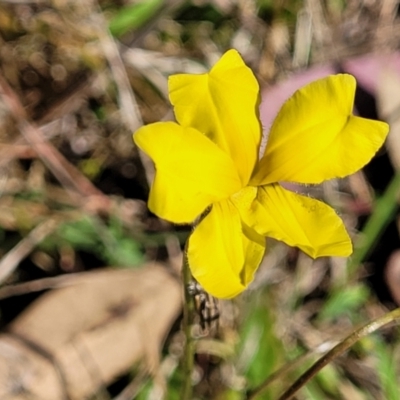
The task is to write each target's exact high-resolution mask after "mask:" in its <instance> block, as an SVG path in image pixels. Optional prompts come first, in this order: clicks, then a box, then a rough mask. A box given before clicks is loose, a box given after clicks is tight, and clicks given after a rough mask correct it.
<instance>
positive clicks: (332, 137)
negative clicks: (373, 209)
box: [251, 74, 389, 185]
mask: <svg viewBox="0 0 400 400" xmlns="http://www.w3.org/2000/svg"><path fill="white" fill-rule="evenodd" d="M355 88H356V81H355V79H354V78H353V77H352V76H351V75H345V74H344V75H332V76H329V77H327V78H324V79H320V80H318V81H315V82H313V83H311V84H309V85H307V86H305V87H304V88H302V89H300V90H299V91H297V92H296V93H295V94H294V95H293V97H291V98H290V99H289V100H288V101H287V102H286V103H285V104H284V105H283V107H282V108H281V110H280V112H279V114H278V116H277V117H276V119H275V121H274V123H273V125H272V128H271V133H270V136H269V138H268V143H267V147H266V150H265V154H264V156H263V158H262V160H261V161H260V163H259V165H258V167H257V171H256V173H255V174H254V176H253V178H252V180H251V184H252V185H263V184H268V183H273V182H279V181H292V182H301V183H320V182H322V181H324V180H327V179H332V178H341V177H344V176H346V175H349V174H352V173H354V172H355V171H357V170H359V169H360V168H362V167H363V166H364V165H365V164H366V163H368V162H369V161H370V159H371V158H372V157H373V155H374V154H375V153H376V151H377V150H378V149H379V148H380V147H381V146H382V144H383V141H384V140H385V138H386V135H387V133H388V129H389V128H388V125H387V124H386V123H384V122H378V121H372V120H368V119H365V118H360V117H355V116H353V115H352V108H353V101H354V93H355Z"/></svg>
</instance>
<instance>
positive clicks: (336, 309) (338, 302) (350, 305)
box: [319, 284, 369, 320]
mask: <svg viewBox="0 0 400 400" xmlns="http://www.w3.org/2000/svg"><path fill="white" fill-rule="evenodd" d="M368 295H369V291H368V289H367V287H366V286H364V285H362V284H358V285H354V286H349V287H344V288H341V289H338V290H337V291H336V292H333V293H331V295H330V297H329V298H328V300H327V301H326V302H325V304H324V305H323V307H322V310H321V312H320V314H319V319H321V320H325V319H334V318H337V317H339V316H341V315H343V314H347V315H350V314H352V313H354V312H355V311H356V310H357V309H358V308H360V307H361V306H362V305H363V304H364V303H365V302H366V301H367V299H368Z"/></svg>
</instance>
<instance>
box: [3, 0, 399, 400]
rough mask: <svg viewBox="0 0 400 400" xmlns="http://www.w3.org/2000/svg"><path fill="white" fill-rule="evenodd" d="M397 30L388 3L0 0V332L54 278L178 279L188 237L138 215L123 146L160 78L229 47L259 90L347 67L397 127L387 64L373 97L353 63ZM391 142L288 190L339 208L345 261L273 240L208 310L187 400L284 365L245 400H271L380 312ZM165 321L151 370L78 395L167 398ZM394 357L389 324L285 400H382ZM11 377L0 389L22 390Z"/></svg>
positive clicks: (142, 167)
mask: <svg viewBox="0 0 400 400" xmlns="http://www.w3.org/2000/svg"><path fill="white" fill-rule="evenodd" d="M399 23H400V22H399V15H398V2H397V1H392V0H384V1H376V0H368V1H367V0H349V1H344V0H324V1H322V0H306V1H296V0H286V1H285V0H191V1H190V0H188V1H184V0H143V1H139V0H116V1H111V0H98V2H96V1H94V0H79V1H78V0H1V1H0V135H1V142H0V153H1V157H0V190H1V197H0V237H1V241H0V255H1V257H2V258H1V259H0V280H1V281H0V283H1V286H0V312H1V314H0V326H1V328H2V330H3V333H4V334H6V333H7V332H9V331H10V328H9V327H10V326H11V327H12V326H13V325H12V324H13V323H15V321H18V319H19V318H20V316H21V315H22V313H25V315H27V314H26V313H28V315H29V313H30V311H29V310H30V307H31V306H32V304H34V303H35V302H36V301H37V300H38V299H40V298H43V295H44V294H45V293H48V292H49V291H50V289H53V288H57V287H58V286H59V285H60V284H62V283H63V282H64V281H63V280H62V279H63V277H68V276H70V275H74V274H82V273H84V272H86V271H94V272H96V271H98V270H102V269H103V267H108V268H109V269H130V270H138V269H143V268H146V265H147V264H144V263H145V261H146V260H158V261H159V262H160V263H162V265H163V268H165V269H166V270H167V271H171V273H173V274H175V275H176V271H177V269H179V257H180V251H181V248H182V245H183V243H184V241H185V239H186V237H187V236H188V234H189V232H190V228H189V227H185V226H183V227H182V226H179V227H176V226H172V225H170V224H167V223H165V222H163V221H160V220H159V219H157V218H156V217H155V216H154V215H152V214H151V213H149V212H148V211H147V210H146V206H145V201H146V198H147V195H148V187H149V186H148V180H149V178H150V177H151V174H152V171H151V165H149V163H148V160H146V159H145V158H144V157H143V156H141V155H140V154H139V153H138V150H137V149H136V148H135V147H134V145H133V143H132V132H133V131H135V130H136V129H137V128H138V127H139V126H141V124H142V123H150V122H155V121H159V120H167V119H173V113H172V110H171V107H170V104H169V101H168V92H167V78H168V76H169V75H171V74H174V73H178V72H188V73H199V72H203V71H205V70H207V69H208V68H209V67H210V66H211V65H212V64H213V63H214V62H215V61H216V60H217V59H218V58H219V56H220V55H221V54H222V53H223V52H224V51H226V50H227V49H229V48H236V49H238V50H239V51H240V52H241V54H242V55H243V57H244V59H245V60H246V62H247V63H248V65H249V66H251V68H252V69H253V71H254V73H255V74H256V76H257V78H258V80H259V82H260V85H261V87H262V88H263V91H264V93H267V92H268V90H269V89H271V88H274V87H276V86H275V85H276V84H278V83H282V82H289V84H290V81H291V79H292V78H293V77H296V76H298V74H299V73H302V72H300V71H306V70H307V71H310V73H311V74H313V71H315V68H318V67H320V66H322V67H324V68H328V69H331V70H332V71H333V72H340V71H344V70H347V69H346V68H347V64H346V63H345V61H346V60H349V59H351V60H356V61H355V62H356V64H357V63H358V64H357V68H358V69H359V70H361V71H363V72H364V73H363V79H364V80H362V81H361V80H360V81H359V85H360V91H359V92H358V95H357V98H356V108H357V109H358V112H359V113H360V114H361V115H363V116H366V117H370V118H371V117H372V118H373V117H379V118H385V119H387V120H389V121H390V123H391V125H392V131H395V127H397V125H396V113H395V112H394V113H393V114H388V113H384V112H382V110H386V109H387V108H385V106H384V105H385V104H387V103H389V104H392V105H395V104H397V102H400V100H399V96H400V95H399V93H400V84H399V83H398V79H400V77H399V76H397V75H396V73H397V72H399V71H400V64H399V68H398V69H397V70H396V69H395V71H394V73H393V74H392V75H390V76H391V78H390V82H389V84H388V83H387V82H386V86H385V85H384V84H382V82H381V80H380V77H381V75H380V74H379V73H377V72H376V71H377V70H376V69H368V68H367V65H370V64H371V63H372V64H373V65H375V64H374V63H376V62H377V61H379V60H381V59H382V57H384V56H383V55H385V56H387V55H391V56H394V57H395V56H396V55H397V50H398V47H399V40H398V39H399V38H400V29H399ZM359 56H365V57H364V58H357V57H359ZM357 60H359V61H357ZM392 72H393V71H392ZM315 76H316V77H317V74H316V75H315ZM388 86H389V87H391V88H392V89H393V92H391V93H389V94H388V91H387V89H385V88H387V87H388ZM371 87H372V88H373V90H372V89H371ZM397 88H398V89H399V90H397ZM399 104H400V103H399ZM399 104H397V107H398V106H399ZM392 110H395V111H396V108H392ZM383 114H384V115H383ZM397 114H398V108H397ZM265 128H266V130H267V128H268V127H265ZM391 135H392V133H391ZM398 142H399V140H396V137H394V139H393V140H392V141H391V142H390V143H388V146H387V147H386V148H385V149H382V150H381V151H380V153H379V154H378V155H377V156H376V158H375V159H374V160H373V161H372V162H371V163H370V164H369V166H367V167H366V168H365V170H364V171H362V172H360V173H357V174H356V175H355V176H353V177H351V178H349V179H347V180H343V181H340V182H327V183H325V184H324V185H322V186H321V187H306V188H302V189H301V190H304V191H305V192H306V193H309V194H311V195H312V196H317V197H319V198H322V199H323V200H324V201H326V202H327V203H329V204H332V205H333V206H334V207H335V208H336V209H337V210H338V212H339V213H340V215H341V216H342V218H343V219H344V220H345V222H346V225H347V226H348V228H349V230H350V231H351V232H352V235H353V237H354V241H355V245H356V250H355V255H354V257H353V260H352V261H350V262H348V260H344V259H331V258H322V259H318V260H316V261H312V260H311V259H309V258H308V257H307V256H305V255H304V254H302V253H300V252H299V251H297V250H296V249H293V248H288V247H287V246H285V245H284V244H282V243H277V242H272V241H271V242H270V243H269V251H268V253H267V254H266V257H265V259H264V262H263V264H262V266H261V268H260V270H259V273H258V275H257V278H256V280H255V282H254V285H253V286H252V287H251V289H250V290H248V291H247V292H246V293H245V294H244V295H242V296H240V297H239V298H237V299H235V300H233V301H230V302H222V303H221V304H220V312H221V317H220V321H219V326H218V329H216V328H215V327H213V328H212V329H209V330H206V331H205V332H204V331H203V332H202V331H201V330H200V329H199V331H198V332H197V335H198V341H197V353H196V374H195V398H196V399H228V400H229V399H232V400H239V399H244V398H245V396H246V390H249V389H252V388H255V387H257V386H258V385H260V384H261V383H262V382H264V381H265V380H266V379H267V378H268V377H269V376H270V375H271V374H272V373H273V372H275V371H277V370H279V369H280V368H282V367H284V366H286V367H289V366H292V368H290V369H289V368H288V370H282V371H281V373H279V374H278V375H277V378H276V379H275V380H274V381H273V382H271V384H270V385H269V386H268V387H267V388H266V390H265V391H264V392H263V393H262V394H260V395H259V396H258V397H257V398H259V399H271V400H273V399H277V398H278V396H279V394H280V393H282V392H283V390H284V389H285V388H286V387H288V386H289V385H290V383H291V382H293V381H294V379H295V378H296V377H297V376H298V375H299V374H300V373H301V372H302V371H304V370H305V369H306V368H307V367H308V366H310V365H311V362H312V361H315V360H316V359H317V358H318V357H319V356H321V355H322V354H323V352H325V351H326V350H328V349H329V348H331V347H332V346H333V345H334V344H336V343H337V342H338V341H339V340H341V339H343V338H344V337H345V336H346V335H347V334H349V333H350V332H351V331H352V330H353V329H355V328H356V327H359V326H360V325H362V324H363V323H365V322H367V321H369V320H371V319H372V318H375V317H377V316H380V315H382V314H384V313H385V312H387V311H388V310H391V309H393V308H395V307H396V305H397V303H398V302H399V301H400V269H399V268H400V264H399V263H400V260H399V253H398V250H397V249H398V247H399V233H398V224H397V222H398V220H397V201H398V193H399V182H398V181H399V180H400V179H399V177H398V176H397V175H396V170H397V169H398V164H397V163H396V154H400V149H398V148H397V147H396V146H398ZM355 151H356V150H355ZM74 276H75V275H74ZM135 290H136V288H135V286H134V285H133V286H132V291H133V292H134V291H135ZM49 301H50V300H49ZM85 306H86V305H85V303H84V302H82V307H83V308H84V307H85ZM65 312H67V311H65ZM163 312H164V309H163V304H159V313H161V314H162V313H163ZM180 322H181V316H180V315H179V312H178V313H177V314H176V315H175V317H174V318H171V320H170V322H169V324H168V326H167V327H166V329H165V332H164V333H165V335H164V336H163V337H164V339H165V340H163V341H161V340H160V342H159V350H160V351H161V357H160V359H159V362H158V364H157V365H158V366H157V367H155V368H147V369H142V368H141V362H136V363H135V365H132V366H131V367H130V368H126V369H125V370H124V371H121V370H118V372H116V373H115V374H114V376H113V378H112V379H109V380H106V381H104V380H101V379H99V382H100V383H99V384H97V385H93V387H92V388H91V390H90V391H89V392H91V393H90V394H89V395H87V396H86V397H85V398H93V399H117V400H123V399H126V400H129V399H133V398H137V399H140V400H145V399H162V398H164V399H179V389H180V387H181V384H182V370H181V368H180V366H179V362H178V360H179V357H180V355H181V352H182V343H183V342H182V333H181V330H180ZM11 331H12V329H11ZM51 334H52V333H50V332H48V333H46V332H44V333H43V335H51ZM53 334H57V333H53ZM132 340H134V339H132ZM399 350H400V337H399V331H398V329H397V328H396V327H394V326H393V327H388V328H385V329H383V330H381V331H380V332H378V333H376V334H373V335H371V336H369V337H367V338H364V339H362V340H361V341H359V342H358V343H357V344H356V345H355V346H354V347H353V348H352V349H351V350H350V351H349V352H348V353H347V354H345V355H343V356H341V357H339V358H338V359H337V360H336V361H335V362H333V363H331V364H329V365H328V366H327V367H326V368H325V369H323V370H322V371H321V372H320V373H319V374H318V375H317V376H316V377H315V379H313V380H312V381H311V382H310V383H309V384H308V385H307V386H306V387H305V388H304V389H303V390H302V391H301V393H300V394H298V395H297V397H296V398H297V399H299V400H302V399H313V400H314V399H316V400H320V399H348V400H358V399H360V400H362V399H368V400H369V399H371V400H372V399H389V400H397V399H398V398H400V389H399V387H400V382H399V373H398V372H399V371H398V369H399V358H400V351H399ZM2 351H4V349H3V350H2V347H1V346H0V356H1V353H2ZM110 357H112V355H111V356H110ZM299 357H300V358H299ZM296 360H297V361H296ZM72 367H73V366H72ZM10 371H11V367H10V369H9V371H8V372H6V373H5V375H4V376H3V380H2V379H0V384H1V385H6V384H8V383H10V382H11V383H12V384H13V385H14V386H18V385H20V383H19V381H18V379H19V378H18V377H13V376H12V374H11V372H10ZM92 372H93V371H92ZM93 373H94V374H95V375H96V370H94V372H93ZM0 378H1V371H0ZM11 383H10V387H11V386H12V385H11ZM20 386H21V385H20ZM20 386H18V387H20ZM3 390H4V393H7V395H8V397H7V398H10V399H23V398H27V399H28V398H30V397H29V396H28V394H29V385H27V386H26V387H25V388H24V390H25V392H26V393H28V394H26V396H27V397H23V395H22V394H21V393H22V392H21V393H20V392H18V390H14V389H13V390H14V392H11V389H10V392H6V391H5V390H6V389H4V388H3ZM7 390H8V389H7ZM0 393H1V391H0ZM10 393H11V394H10ZM12 393H13V394H12ZM16 393H17V394H16ZM18 393H19V394H18ZM12 396H14V397H12ZM18 396H22V397H18ZM4 398H6V397H4ZM37 398H40V397H37ZM70 398H73V399H75V398H79V397H74V396H73V395H70ZM60 399H61V397H60ZM56 400H58V399H56Z"/></svg>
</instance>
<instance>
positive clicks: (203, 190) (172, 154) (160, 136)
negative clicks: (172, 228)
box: [133, 122, 240, 223]
mask: <svg viewBox="0 0 400 400" xmlns="http://www.w3.org/2000/svg"><path fill="white" fill-rule="evenodd" d="M133 139H134V141H135V143H136V144H137V145H138V146H139V147H140V148H141V149H142V150H143V151H144V152H145V153H147V154H148V155H149V156H150V157H151V158H152V160H153V161H154V163H155V167H156V175H155V179H154V182H153V184H152V187H151V189H150V197H149V208H150V210H151V211H152V212H154V213H155V214H156V215H158V216H159V217H161V218H164V219H166V220H168V221H171V222H175V223H187V222H193V221H194V219H195V218H196V217H198V216H199V215H200V214H201V213H202V212H203V211H204V210H205V209H206V208H207V207H208V206H209V205H210V204H211V203H213V202H215V201H219V200H221V199H224V198H227V197H228V196H229V195H230V194H232V193H235V192H236V191H237V190H238V189H239V188H240V179H239V177H238V175H237V172H236V169H235V166H234V164H233V162H232V160H231V159H230V158H229V157H228V155H227V154H226V153H224V152H223V151H222V150H221V149H219V148H218V147H217V146H216V145H215V144H214V143H213V142H212V141H211V140H210V139H208V138H207V137H206V136H204V135H203V134H201V133H200V132H198V131H196V130H195V129H193V128H183V127H181V126H179V125H178V124H176V123H174V122H159V123H155V124H151V125H147V126H144V127H142V128H140V129H139V130H138V131H137V132H136V133H135V134H134V136H133Z"/></svg>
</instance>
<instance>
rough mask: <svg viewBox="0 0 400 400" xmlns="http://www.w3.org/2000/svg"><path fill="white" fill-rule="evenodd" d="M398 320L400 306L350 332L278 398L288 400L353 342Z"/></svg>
mask: <svg viewBox="0 0 400 400" xmlns="http://www.w3.org/2000/svg"><path fill="white" fill-rule="evenodd" d="M399 320H400V308H396V309H395V310H393V311H391V312H389V313H387V314H385V315H383V316H382V317H379V318H377V319H376V320H374V321H372V322H369V323H368V324H367V325H364V326H363V327H362V328H360V329H357V330H356V331H354V332H353V333H352V334H350V335H349V336H347V338H346V339H344V340H343V341H341V342H340V343H339V344H338V345H336V346H335V347H334V348H333V349H332V350H330V351H328V353H326V354H325V355H324V356H322V357H321V358H320V359H319V360H318V361H317V362H316V363H315V364H313V365H312V366H311V367H310V368H309V369H308V370H307V371H306V372H304V373H303V374H302V375H301V376H300V377H299V378H298V379H297V380H296V382H294V383H293V384H292V385H291V386H290V387H289V389H287V390H286V391H285V392H284V393H283V394H282V395H281V396H280V397H279V399H278V400H290V399H292V398H293V396H294V395H295V394H296V393H297V392H298V391H299V390H300V389H301V388H302V387H303V386H304V385H305V384H306V383H307V382H309V381H310V380H311V379H312V378H313V377H314V376H315V375H316V374H317V373H318V372H319V371H320V370H321V369H322V368H323V367H325V365H327V364H329V363H330V362H331V361H333V360H334V359H335V358H337V357H339V356H340V355H341V354H343V353H344V352H345V351H346V350H348V349H349V348H350V347H351V346H352V345H353V344H354V343H356V342H357V341H358V340H359V339H361V338H363V337H364V336H367V335H369V334H370V333H373V332H375V331H376V330H378V329H379V328H381V327H382V326H384V325H387V324H389V323H391V322H399Z"/></svg>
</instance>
